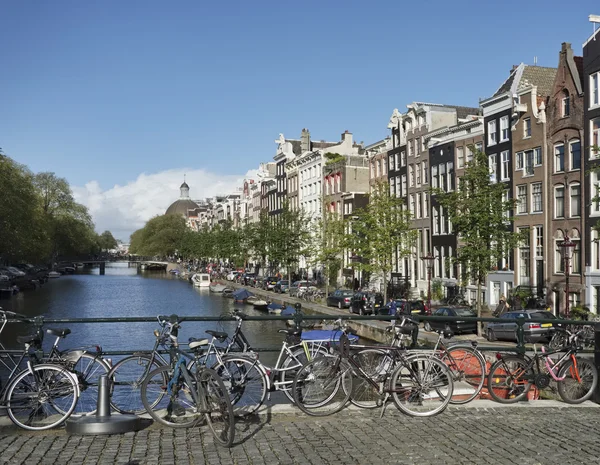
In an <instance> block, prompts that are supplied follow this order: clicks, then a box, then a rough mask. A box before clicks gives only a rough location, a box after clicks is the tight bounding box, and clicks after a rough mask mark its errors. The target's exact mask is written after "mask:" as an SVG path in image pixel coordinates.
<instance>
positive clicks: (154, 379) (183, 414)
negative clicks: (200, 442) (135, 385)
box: [140, 366, 203, 428]
mask: <svg viewBox="0 0 600 465" xmlns="http://www.w3.org/2000/svg"><path fill="white" fill-rule="evenodd" d="M165 379H167V380H168V381H167V383H165V382H164V380H165ZM171 381H172V382H173V383H172V387H171V392H170V393H169V392H168V384H169V383H170V382H171ZM195 388H196V387H195V386H188V385H187V384H185V380H184V378H183V376H182V375H181V374H180V375H179V376H178V379H176V380H175V379H173V370H172V369H171V367H170V366H163V367H160V368H157V369H156V370H154V371H151V372H150V374H148V376H146V378H145V379H144V381H143V382H142V389H141V392H140V394H141V398H142V403H143V404H144V408H145V409H146V412H148V414H149V415H150V416H151V417H152V419H153V420H154V421H156V422H158V423H160V424H162V425H164V426H168V427H170V428H189V427H191V426H194V425H196V424H198V423H199V422H200V421H201V420H202V418H203V413H202V412H201V411H200V410H201V409H199V408H198V405H196V402H195V401H194V397H193V395H192V394H191V392H192V389H195ZM156 399H159V400H158V401H156Z"/></svg>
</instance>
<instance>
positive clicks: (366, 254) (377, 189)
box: [347, 183, 417, 300]
mask: <svg viewBox="0 0 600 465" xmlns="http://www.w3.org/2000/svg"><path fill="white" fill-rule="evenodd" d="M403 207H404V202H403V201H402V200H401V199H399V198H397V197H394V196H391V195H390V190H389V187H388V185H387V184H386V183H377V184H376V185H375V186H374V188H373V190H372V192H371V194H370V196H369V203H368V204H367V206H366V207H365V208H364V209H362V210H357V211H356V212H355V213H354V216H353V218H352V222H351V225H350V228H349V231H348V235H347V246H348V248H349V249H350V251H351V252H352V253H353V254H354V255H358V256H360V257H361V258H362V266H363V269H364V270H366V271H370V272H376V273H381V274H382V275H383V277H384V280H385V282H387V281H388V280H389V273H390V272H391V270H392V266H393V263H394V252H395V251H396V253H397V254H398V257H399V258H404V257H408V256H410V255H411V254H412V248H413V247H414V246H415V245H416V240H417V231H416V230H414V229H411V215H410V212H409V211H408V210H407V209H405V208H403ZM386 293H387V291H386ZM384 298H385V299H386V300H387V295H385V296H384Z"/></svg>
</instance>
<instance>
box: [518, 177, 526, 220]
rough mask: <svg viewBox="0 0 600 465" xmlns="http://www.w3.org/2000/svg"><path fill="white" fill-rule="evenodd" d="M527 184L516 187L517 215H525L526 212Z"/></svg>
mask: <svg viewBox="0 0 600 465" xmlns="http://www.w3.org/2000/svg"><path fill="white" fill-rule="evenodd" d="M527 200H528V199H527V184H521V185H519V186H517V215H525V214H527V213H528V211H527V203H528V202H527Z"/></svg>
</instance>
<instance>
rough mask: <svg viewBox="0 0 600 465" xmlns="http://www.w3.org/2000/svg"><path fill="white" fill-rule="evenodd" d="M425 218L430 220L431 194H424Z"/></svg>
mask: <svg viewBox="0 0 600 465" xmlns="http://www.w3.org/2000/svg"><path fill="white" fill-rule="evenodd" d="M422 194H423V218H429V194H428V193H427V192H423V193H422Z"/></svg>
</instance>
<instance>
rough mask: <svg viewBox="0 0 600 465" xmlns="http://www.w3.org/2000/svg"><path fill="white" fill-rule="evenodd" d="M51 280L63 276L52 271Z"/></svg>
mask: <svg viewBox="0 0 600 465" xmlns="http://www.w3.org/2000/svg"><path fill="white" fill-rule="evenodd" d="M48 277H49V278H60V277H61V274H60V273H59V272H58V271H51V272H50V273H48Z"/></svg>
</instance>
